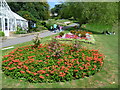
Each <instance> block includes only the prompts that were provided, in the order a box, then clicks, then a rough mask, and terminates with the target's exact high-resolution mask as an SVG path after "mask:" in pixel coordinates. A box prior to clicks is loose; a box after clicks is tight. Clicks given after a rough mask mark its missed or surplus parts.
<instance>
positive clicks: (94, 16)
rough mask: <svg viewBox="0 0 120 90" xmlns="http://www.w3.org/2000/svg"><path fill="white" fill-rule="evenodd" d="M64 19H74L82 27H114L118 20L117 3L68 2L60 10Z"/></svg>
mask: <svg viewBox="0 0 120 90" xmlns="http://www.w3.org/2000/svg"><path fill="white" fill-rule="evenodd" d="M60 12H61V14H60V15H61V17H62V18H70V17H72V16H73V17H74V18H75V19H76V20H77V21H79V24H80V26H81V25H82V24H86V23H94V22H95V23H100V24H105V25H113V24H114V23H115V22H116V21H117V20H118V13H117V12H118V3H117V2H79V3H78V2H66V3H64V6H63V7H62V9H61V10H60Z"/></svg>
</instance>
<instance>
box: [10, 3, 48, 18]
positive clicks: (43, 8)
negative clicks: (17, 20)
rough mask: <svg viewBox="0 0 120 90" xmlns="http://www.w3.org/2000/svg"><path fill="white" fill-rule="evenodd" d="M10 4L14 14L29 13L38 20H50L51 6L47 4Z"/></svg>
mask: <svg viewBox="0 0 120 90" xmlns="http://www.w3.org/2000/svg"><path fill="white" fill-rule="evenodd" d="M8 4H9V6H10V8H11V9H12V10H13V11H14V12H18V11H28V12H30V13H31V14H32V16H34V17H35V18H36V19H38V20H46V19H48V18H49V5H48V3H47V2H14V3H13V2H9V3H8Z"/></svg>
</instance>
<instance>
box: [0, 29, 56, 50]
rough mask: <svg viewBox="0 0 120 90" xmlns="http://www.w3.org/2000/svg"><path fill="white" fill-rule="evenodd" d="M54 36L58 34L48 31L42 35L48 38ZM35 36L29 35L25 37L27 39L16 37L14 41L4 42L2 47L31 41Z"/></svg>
mask: <svg viewBox="0 0 120 90" xmlns="http://www.w3.org/2000/svg"><path fill="white" fill-rule="evenodd" d="M54 34H56V33H53V32H50V31H47V32H44V33H41V34H40V37H46V36H50V35H54ZM34 36H35V35H29V36H25V37H16V38H12V39H6V40H3V41H2V42H1V43H0V44H2V47H7V46H11V45H15V44H19V43H23V42H28V41H31V40H32V39H33V38H34ZM0 48H1V47H0Z"/></svg>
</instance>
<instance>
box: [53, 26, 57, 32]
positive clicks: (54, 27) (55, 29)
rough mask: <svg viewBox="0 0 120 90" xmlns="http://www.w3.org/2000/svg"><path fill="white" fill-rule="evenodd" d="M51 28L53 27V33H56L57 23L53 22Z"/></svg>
mask: <svg viewBox="0 0 120 90" xmlns="http://www.w3.org/2000/svg"><path fill="white" fill-rule="evenodd" d="M53 28H54V33H56V30H57V24H54V25H53Z"/></svg>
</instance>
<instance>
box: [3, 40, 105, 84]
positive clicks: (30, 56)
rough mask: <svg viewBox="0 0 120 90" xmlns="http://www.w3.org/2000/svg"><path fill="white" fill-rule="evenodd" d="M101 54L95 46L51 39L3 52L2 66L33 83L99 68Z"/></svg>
mask: <svg viewBox="0 0 120 90" xmlns="http://www.w3.org/2000/svg"><path fill="white" fill-rule="evenodd" d="M56 46H57V47H56ZM103 58H104V56H103V54H100V53H99V52H98V50H88V49H86V48H81V49H75V48H74V47H73V45H67V44H60V43H59V44H58V43H56V42H53V43H52V44H45V45H42V44H41V45H39V47H38V48H34V46H33V45H30V46H24V47H20V48H16V49H15V50H13V51H12V52H10V53H9V54H8V55H5V56H3V61H2V70H3V72H4V73H5V74H6V75H8V76H10V77H12V78H17V79H20V80H21V79H22V80H25V81H29V82H34V83H37V82H60V81H69V80H73V79H79V78H84V77H85V76H91V75H94V74H95V73H96V72H98V71H100V69H101V67H102V65H103Z"/></svg>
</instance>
